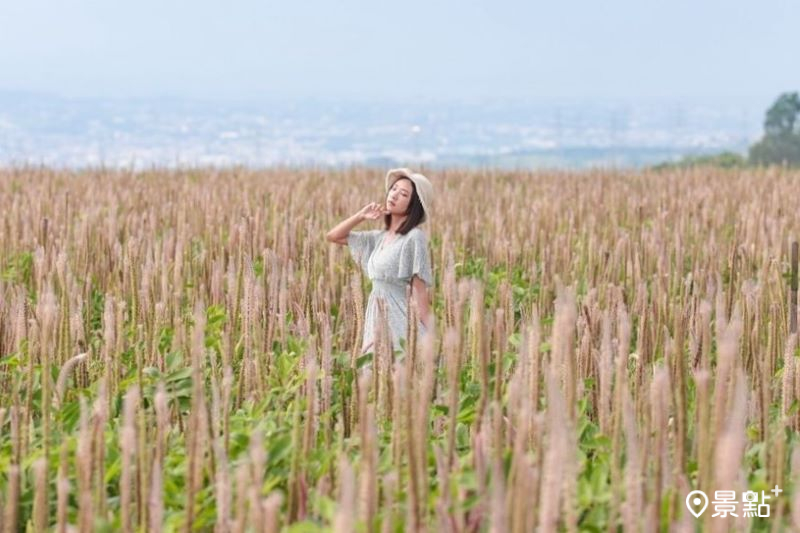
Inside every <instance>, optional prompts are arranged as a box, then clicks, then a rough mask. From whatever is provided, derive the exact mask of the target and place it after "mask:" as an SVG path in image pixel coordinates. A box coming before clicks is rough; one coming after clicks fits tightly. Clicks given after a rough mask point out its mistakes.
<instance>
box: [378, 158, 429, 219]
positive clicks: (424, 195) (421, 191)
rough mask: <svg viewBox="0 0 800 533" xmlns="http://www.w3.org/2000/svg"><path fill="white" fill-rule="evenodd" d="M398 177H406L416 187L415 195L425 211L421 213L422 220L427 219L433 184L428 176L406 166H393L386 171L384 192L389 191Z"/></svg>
mask: <svg viewBox="0 0 800 533" xmlns="http://www.w3.org/2000/svg"><path fill="white" fill-rule="evenodd" d="M400 178H408V179H410V180H411V181H412V182H413V183H414V186H415V187H416V189H417V196H419V201H420V203H421V204H422V209H423V211H424V212H425V213H424V214H423V215H422V222H425V221H426V220H428V214H429V213H430V212H431V211H430V209H431V207H433V185H431V182H430V181H428V178H426V177H425V176H423V175H422V174H419V173H417V172H412V171H411V170H409V169H407V168H393V169H392V170H390V171H389V172H387V173H386V192H387V193H388V192H389V188H391V186H392V184H393V183H394V182H395V181H397V180H398V179H400Z"/></svg>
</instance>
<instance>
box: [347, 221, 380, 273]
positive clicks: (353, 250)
mask: <svg viewBox="0 0 800 533" xmlns="http://www.w3.org/2000/svg"><path fill="white" fill-rule="evenodd" d="M380 232H381V231H380V230H377V229H373V230H368V231H351V232H350V233H349V234H348V235H347V247H348V248H349V249H350V255H351V256H352V257H353V260H354V261H355V262H356V263H358V265H359V266H360V267H361V269H362V270H363V271H364V272H366V271H367V263H368V262H369V256H370V255H372V250H374V249H375V245H376V244H377V242H378V236H379V235H380Z"/></svg>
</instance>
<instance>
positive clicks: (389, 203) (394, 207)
mask: <svg viewBox="0 0 800 533" xmlns="http://www.w3.org/2000/svg"><path fill="white" fill-rule="evenodd" d="M413 191H414V185H413V184H412V183H411V180H410V179H408V178H400V179H398V180H397V181H395V182H394V184H392V186H391V187H390V188H389V193H388V194H387V195H386V208H387V209H388V210H389V212H390V213H391V214H393V215H405V214H406V211H408V206H409V204H410V203H411V194H412V193H413Z"/></svg>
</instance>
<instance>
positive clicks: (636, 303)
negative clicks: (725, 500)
mask: <svg viewBox="0 0 800 533" xmlns="http://www.w3.org/2000/svg"><path fill="white" fill-rule="evenodd" d="M381 172H382V171H380V170H379V169H367V168H353V169H349V170H346V171H329V170H324V171H323V170H317V169H305V170H288V169H275V170H270V171H258V172H256V171H250V170H246V169H230V170H225V171H219V170H197V171H168V170H161V169H153V170H151V171H147V172H139V173H130V172H124V171H108V170H102V171H99V170H98V171H86V172H71V171H56V170H51V169H47V168H33V167H31V168H18V169H7V170H3V171H0V205H2V206H3V210H4V212H3V219H2V226H0V498H1V500H2V501H0V504H2V519H1V520H2V525H1V529H2V530H4V531H20V530H26V529H28V528H30V529H31V530H42V529H45V528H54V529H56V530H57V531H70V530H81V531H92V530H96V531H105V530H112V529H113V530H122V531H145V530H146V531H211V530H214V531H224V532H239V531H242V532H243V531H281V530H286V531H367V532H390V531H434V530H442V531H453V532H467V531H498V532H499V531H512V532H522V531H532V530H539V531H556V530H563V531H578V530H594V531H601V530H608V531H611V530H618V529H619V528H622V529H624V530H648V531H652V530H658V531H672V530H683V531H689V530H692V528H693V527H695V526H698V527H701V528H703V529H708V530H731V529H733V530H742V531H744V530H753V531H766V530H781V529H789V528H792V527H797V524H798V523H800V519H798V516H800V510H799V509H798V502H800V490H798V489H797V483H798V476H799V475H800V466H798V465H800V459H798V457H800V455H798V446H797V440H798V438H797V436H798V435H797V431H798V429H800V409H798V405H800V369H799V368H798V364H797V356H798V351H797V350H798V348H797V334H796V332H794V331H792V326H793V324H796V322H792V317H791V313H792V312H796V311H795V310H796V302H793V301H792V298H796V294H797V293H796V291H794V292H792V291H791V290H790V287H789V281H790V278H791V275H790V274H791V265H790V257H791V255H790V254H791V246H792V242H794V241H796V240H800V212H799V211H798V210H797V209H796V202H795V198H794V196H793V195H794V193H795V191H797V190H798V185H800V174H798V173H797V172H792V171H789V170H785V169H779V168H771V169H763V170H754V169H748V170H730V171H723V170H712V169H703V168H695V169H680V170H669V171H665V172H648V171H642V172H628V171H610V170H609V171H601V170H596V171H590V172H581V173H570V172H521V171H520V172H501V171H489V170H486V171H462V170H456V169H450V170H443V171H430V172H428V173H429V174H430V175H431V177H432V180H433V181H434V183H435V187H436V190H437V195H438V199H439V201H437V204H436V211H435V213H433V215H432V217H431V219H430V223H429V224H426V226H427V227H425V226H424V229H425V230H426V232H427V233H428V235H429V237H430V245H431V252H432V257H433V266H434V273H435V278H436V283H435V287H434V290H433V295H434V299H433V305H432V308H431V309H432V311H433V313H434V316H435V327H434V329H433V332H432V334H431V335H427V336H425V337H424V338H423V339H422V342H420V343H416V342H411V343H410V344H409V345H408V346H406V348H407V349H406V350H397V351H395V352H394V353H392V352H391V351H390V350H389V348H388V344H387V343H386V340H387V339H388V338H389V336H388V332H387V331H386V330H385V328H384V329H383V330H380V331H379V332H378V335H377V336H376V338H377V339H378V343H377V345H376V350H375V353H374V354H373V355H372V356H367V357H363V356H361V354H360V353H359V348H360V346H361V334H362V328H363V314H364V307H365V305H366V295H367V294H368V291H369V289H370V283H369V280H368V279H367V278H366V277H365V276H363V273H361V272H359V271H358V270H357V266H356V265H355V263H354V262H353V261H351V260H350V258H349V254H348V252H347V250H346V248H344V247H339V246H335V245H333V244H330V243H327V242H326V241H325V239H324V234H325V233H326V232H327V230H328V229H329V228H330V227H332V226H333V225H334V224H335V223H336V222H337V221H338V220H340V219H341V218H343V217H345V216H347V215H349V214H352V213H353V212H355V211H356V210H357V209H358V208H359V207H360V206H361V205H363V203H365V202H367V201H373V200H378V199H380V197H381V195H382V178H381V175H382V174H381ZM372 227H377V226H371V225H368V224H365V225H364V226H363V227H360V228H358V229H368V228H372ZM412 304H413V302H412ZM410 312H411V313H412V317H413V316H414V313H416V308H415V307H414V306H413V305H411V307H410ZM414 323H416V322H415V321H412V324H414ZM410 333H411V335H410V337H409V338H411V339H415V338H416V334H415V331H414V329H413V328H411V331H410ZM776 484H777V485H779V486H780V487H781V489H783V490H784V492H782V493H781V494H780V495H779V496H777V497H776V498H773V499H772V500H771V501H770V503H771V510H772V513H771V514H772V516H771V517H770V518H746V519H741V518H740V519H738V520H737V519H722V518H711V517H710V514H711V511H707V512H706V514H705V515H704V516H703V517H701V518H700V519H695V518H694V517H692V516H691V515H689V514H688V512H687V510H686V508H685V505H684V498H685V496H686V494H687V493H688V492H689V491H691V490H694V489H701V490H704V491H706V493H708V494H709V496H710V497H712V496H713V493H714V491H715V490H736V491H737V494H738V493H741V491H745V490H756V491H761V490H769V489H771V488H772V487H773V486H775V485H776ZM768 494H769V493H768Z"/></svg>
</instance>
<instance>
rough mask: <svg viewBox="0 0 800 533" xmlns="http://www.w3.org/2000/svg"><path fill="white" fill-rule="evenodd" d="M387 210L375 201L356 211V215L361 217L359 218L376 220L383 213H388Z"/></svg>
mask: <svg viewBox="0 0 800 533" xmlns="http://www.w3.org/2000/svg"><path fill="white" fill-rule="evenodd" d="M388 214H389V210H388V209H386V207H384V206H382V205H380V204H377V203H375V202H370V203H368V204H367V205H365V206H364V207H362V208H361V210H360V211H359V212H358V213H357V215H358V216H359V217H360V218H361V220H367V219H369V220H378V219H379V218H380V217H382V216H383V215H388Z"/></svg>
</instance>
